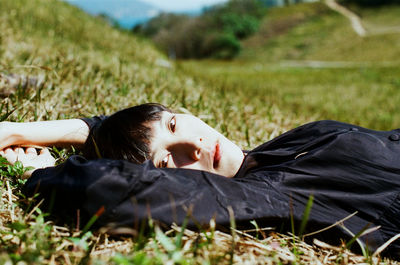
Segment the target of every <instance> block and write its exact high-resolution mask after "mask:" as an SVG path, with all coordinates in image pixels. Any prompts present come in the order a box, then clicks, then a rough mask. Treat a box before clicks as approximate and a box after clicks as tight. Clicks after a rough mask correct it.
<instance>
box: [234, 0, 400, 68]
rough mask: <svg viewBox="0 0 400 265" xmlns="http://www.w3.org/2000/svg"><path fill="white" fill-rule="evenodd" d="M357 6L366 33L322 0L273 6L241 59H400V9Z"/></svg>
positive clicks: (376, 60)
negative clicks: (357, 30)
mask: <svg viewBox="0 0 400 265" xmlns="http://www.w3.org/2000/svg"><path fill="white" fill-rule="evenodd" d="M351 9H352V10H353V11H354V12H355V14H357V15H358V16H359V17H360V18H361V22H362V24H363V25H364V27H365V29H366V31H367V35H366V37H360V36H358V35H357V34H355V32H354V30H353V29H352V28H351V24H350V22H349V21H348V19H347V18H345V17H344V16H342V15H341V14H339V13H337V12H335V11H333V10H331V9H329V8H328V7H327V6H326V5H325V4H324V3H322V2H321V3H311V4H299V5H295V6H289V7H286V8H284V9H282V8H270V9H269V11H268V13H267V14H266V16H265V19H264V21H263V23H262V24H261V27H260V30H259V32H258V33H257V34H255V35H254V36H252V37H251V38H249V39H248V40H246V41H245V42H244V47H245V48H244V52H243V53H242V56H241V59H242V60H250V61H253V62H254V61H260V62H274V61H278V60H314V61H340V62H342V61H344V62H364V63H365V62H366V63H368V62H370V63H378V62H385V63H390V62H392V63H398V62H399V61H398V60H396V58H400V49H399V48H398V47H399V43H400V17H399V13H400V7H399V6H387V7H380V8H370V9H361V8H357V7H354V6H352V7H351ZM396 47H397V48H396Z"/></svg>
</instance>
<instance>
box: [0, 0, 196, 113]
mask: <svg viewBox="0 0 400 265" xmlns="http://www.w3.org/2000/svg"><path fill="white" fill-rule="evenodd" d="M0 43H1V46H0V47H1V48H0V60H1V68H2V69H1V71H2V72H3V73H19V74H29V75H35V76H37V75H43V76H44V77H45V79H46V80H47V83H46V86H45V87H44V89H43V90H42V91H41V97H42V101H41V103H42V104H36V103H35V104H34V102H29V100H28V98H23V99H21V100H22V101H19V102H14V101H10V104H11V105H10V106H9V107H10V108H13V107H18V108H19V110H18V111H16V112H14V115H12V116H11V119H21V117H24V118H25V119H28V120H32V119H54V118H59V117H71V116H74V117H77V116H86V115H91V114H96V113H110V112H111V111H114V110H117V109H120V108H122V107H125V106H128V105H134V104H138V103H142V102H148V101H153V102H154V101H158V102H163V103H166V104H172V103H173V102H174V101H175V102H176V98H177V97H179V96H180V94H181V93H185V91H184V90H185V88H188V89H194V88H193V86H190V85H188V86H186V87H185V88H182V86H181V84H182V83H185V82H186V77H184V76H181V75H179V74H176V73H175V70H174V69H173V67H172V66H171V65H170V64H169V63H168V62H167V61H165V60H164V56H163V55H162V54H161V53H159V52H158V51H156V50H155V49H154V48H153V47H152V45H151V43H149V42H147V41H144V40H140V39H138V38H136V37H135V36H133V35H132V34H130V33H126V32H121V31H118V30H116V29H114V28H112V27H110V26H109V25H108V24H107V23H106V22H105V21H103V20H101V19H99V18H93V17H92V16H90V15H88V14H86V13H85V12H83V11H82V10H80V9H78V8H77V7H73V6H71V5H70V4H68V3H65V2H62V1H58V0H35V1H31V0H2V1H1V9H0ZM24 102H25V103H26V104H25V103H24ZM14 104H16V105H14ZM49 106H51V107H50V108H49ZM35 108H37V109H35ZM2 110H3V111H4V109H2ZM26 113H29V115H27V114H26ZM31 114H35V115H33V116H32V115H31ZM18 117H19V118H18Z"/></svg>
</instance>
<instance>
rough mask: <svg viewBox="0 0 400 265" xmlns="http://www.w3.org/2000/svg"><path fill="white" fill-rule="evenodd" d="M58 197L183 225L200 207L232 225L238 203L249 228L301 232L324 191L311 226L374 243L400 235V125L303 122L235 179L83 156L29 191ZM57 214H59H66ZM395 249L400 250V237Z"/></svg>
mask: <svg viewBox="0 0 400 265" xmlns="http://www.w3.org/2000/svg"><path fill="white" fill-rule="evenodd" d="M35 190H38V191H39V192H40V193H41V196H42V197H44V198H50V197H53V198H54V194H56V196H55V200H54V201H53V202H55V208H54V209H55V210H57V211H58V212H61V211H60V210H63V211H62V212H64V213H68V212H69V213H70V212H71V211H72V212H73V211H74V209H77V208H80V209H81V213H82V215H83V216H86V217H89V216H92V215H93V214H95V213H96V212H97V211H98V209H100V208H101V207H103V206H104V208H105V212H104V214H102V215H101V217H100V218H99V219H98V223H97V224H98V225H99V226H103V225H109V224H110V223H113V224H114V225H117V226H130V227H135V226H137V225H138V224H139V223H140V222H141V221H143V220H147V218H148V217H149V216H151V217H152V218H153V219H154V220H158V221H159V222H161V223H164V224H167V225H169V224H171V223H172V222H176V223H177V224H182V222H183V220H184V218H185V217H186V216H187V209H188V208H190V207H192V210H191V218H190V222H189V226H190V227H196V226H197V225H207V224H208V223H209V220H210V218H213V217H215V220H216V222H217V224H218V225H220V226H225V227H227V226H229V222H230V221H229V220H230V219H229V213H228V207H229V206H231V207H232V209H233V212H234V215H235V219H236V222H237V224H238V226H239V227H243V228H244V227H253V226H252V225H251V224H250V221H251V220H256V221H257V223H258V225H259V226H273V227H276V230H277V231H279V232H285V231H291V230H290V219H291V217H293V220H294V222H295V227H296V229H295V231H294V232H295V233H298V227H299V223H300V222H301V220H302V218H303V213H304V210H305V206H306V204H307V201H308V200H309V198H310V196H311V195H312V196H313V197H314V201H313V205H312V208H311V213H310V216H309V220H308V223H307V229H306V233H307V232H312V231H316V230H319V229H322V228H324V227H327V226H329V225H331V224H333V223H335V222H337V221H339V220H341V219H343V218H345V217H347V216H349V215H350V214H352V213H354V212H357V214H356V215H355V216H353V217H352V218H350V219H348V220H346V221H345V222H344V223H343V225H344V227H345V228H343V227H342V226H340V225H337V226H335V227H333V228H331V229H329V230H327V231H325V232H323V233H318V234H316V235H315V237H318V238H320V239H322V240H324V241H327V242H338V240H339V239H345V240H348V239H350V238H351V237H352V236H351V234H357V233H358V232H360V231H361V230H363V229H365V228H373V227H380V228H379V229H378V230H376V231H374V232H372V233H369V234H367V235H365V236H362V237H361V239H362V242H363V243H364V244H365V245H367V246H368V247H369V248H370V250H372V251H373V250H375V249H376V248H377V247H379V246H380V245H382V244H383V243H385V242H386V241H387V240H388V239H390V238H391V237H392V236H394V235H396V234H398V233H400V130H394V131H390V132H381V131H373V130H368V129H365V128H361V127H358V126H354V125H349V124H344V123H340V122H335V121H319V122H314V123H310V124H306V125H303V126H301V127H298V128H296V129H293V130H291V131H288V132H286V133H285V134H282V135H281V136H279V137H277V138H275V139H273V140H271V141H269V142H267V143H265V144H263V145H261V146H259V147H257V148H256V149H254V150H252V151H250V152H249V153H248V154H247V156H246V158H245V160H244V162H243V165H242V166H241V168H240V169H239V172H238V173H237V175H236V176H235V177H234V178H231V179H229V178H225V177H222V176H219V175H215V174H211V173H208V172H202V171H196V170H188V169H158V168H155V167H154V166H153V164H152V163H151V161H148V162H146V163H144V164H142V165H135V164H132V163H129V162H127V161H122V160H108V159H99V160H92V161H87V160H86V159H85V158H83V157H81V156H73V157H71V158H69V159H68V160H67V161H66V162H65V163H64V164H62V165H59V166H57V167H52V168H46V169H42V170H36V171H35V172H34V173H33V175H32V177H31V178H30V179H29V180H28V182H27V184H26V186H25V191H26V192H27V193H28V194H32V193H33V191H35ZM57 211H56V212H57ZM384 254H386V255H390V256H392V257H394V258H399V257H400V243H396V242H394V243H393V244H391V246H390V247H389V248H387V250H386V252H385V253H384Z"/></svg>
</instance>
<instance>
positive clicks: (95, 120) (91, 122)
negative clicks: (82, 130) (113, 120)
mask: <svg viewBox="0 0 400 265" xmlns="http://www.w3.org/2000/svg"><path fill="white" fill-rule="evenodd" d="M107 117H108V116H105V115H99V116H93V117H90V118H82V119H81V120H82V121H84V122H85V123H86V124H87V126H88V127H89V130H90V131H92V130H93V129H95V128H98V127H99V126H100V124H101V122H102V121H103V120H105V119H106V118H107Z"/></svg>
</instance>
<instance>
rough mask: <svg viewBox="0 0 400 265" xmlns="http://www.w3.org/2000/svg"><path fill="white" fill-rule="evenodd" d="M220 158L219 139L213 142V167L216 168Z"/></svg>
mask: <svg viewBox="0 0 400 265" xmlns="http://www.w3.org/2000/svg"><path fill="white" fill-rule="evenodd" d="M220 160H221V149H220V145H219V141H217V143H216V144H215V150H214V159H213V167H214V168H217V167H218V165H219V161H220Z"/></svg>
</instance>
